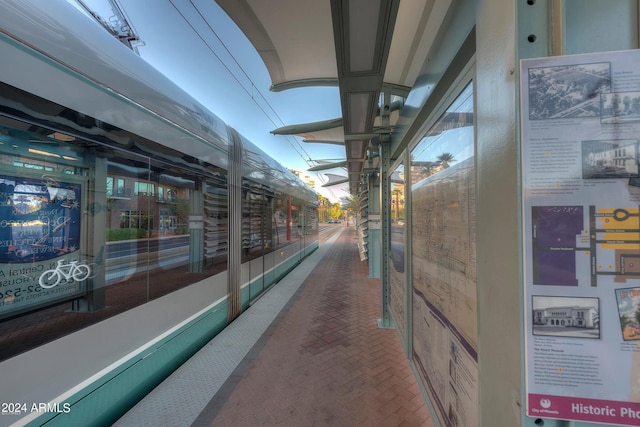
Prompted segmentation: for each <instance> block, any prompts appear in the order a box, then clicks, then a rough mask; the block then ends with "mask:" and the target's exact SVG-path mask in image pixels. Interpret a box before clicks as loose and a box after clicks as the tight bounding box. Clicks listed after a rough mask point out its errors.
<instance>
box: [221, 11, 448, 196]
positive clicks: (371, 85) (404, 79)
mask: <svg viewBox="0 0 640 427" xmlns="http://www.w3.org/2000/svg"><path fill="white" fill-rule="evenodd" d="M216 2H217V3H218V4H219V5H220V6H221V7H222V8H223V9H224V10H225V12H226V13H227V14H228V15H229V16H230V17H231V19H233V20H234V21H235V23H236V24H237V25H238V26H239V27H240V29H241V30H242V31H243V32H244V33H245V34H246V36H247V37H248V39H249V40H250V42H251V43H252V44H253V45H254V47H255V48H256V50H257V51H258V53H259V54H260V56H261V57H262V59H263V61H264V63H265V65H266V67H267V69H268V70H269V74H270V76H271V84H272V85H271V90H273V91H281V90H286V89H290V88H295V87H302V86H327V85H337V86H338V87H339V89H340V102H341V106H342V117H341V118H337V119H331V120H325V121H320V122H314V123H307V124H300V125H292V126H286V127H284V128H280V129H276V130H274V131H273V133H275V134H295V135H299V136H302V137H303V138H304V140H305V141H306V142H316V143H318V142H324V143H331V144H336V143H338V144H344V146H345V156H346V166H347V170H348V178H347V179H348V182H349V190H350V192H351V193H352V194H356V193H357V192H358V188H359V184H360V180H361V175H362V173H363V170H364V165H365V162H366V161H367V156H368V154H369V147H370V143H371V142H372V141H373V142H374V143H377V142H378V141H380V140H384V139H385V138H388V135H389V134H390V132H391V130H392V128H393V125H394V124H395V121H396V120H397V108H398V106H397V105H396V106H393V108H392V105H391V101H390V100H391V98H390V97H389V96H385V97H384V107H383V108H379V107H380V106H381V103H380V101H379V100H380V99H381V97H380V95H381V93H384V94H385V95H396V96H400V97H403V98H405V97H406V96H407V94H408V93H409V91H410V89H411V87H412V86H413V84H414V82H415V81H416V79H417V77H418V75H419V72H420V70H421V68H422V66H423V64H424V63H425V61H426V58H427V55H428V54H429V51H430V48H431V46H432V44H433V42H434V37H435V35H436V34H437V33H438V30H439V26H440V25H441V23H443V22H445V19H444V18H445V15H446V13H447V11H448V10H449V7H450V6H451V0H402V1H400V0H269V1H265V0H216ZM387 107H388V108H387ZM394 111H396V113H394Z"/></svg>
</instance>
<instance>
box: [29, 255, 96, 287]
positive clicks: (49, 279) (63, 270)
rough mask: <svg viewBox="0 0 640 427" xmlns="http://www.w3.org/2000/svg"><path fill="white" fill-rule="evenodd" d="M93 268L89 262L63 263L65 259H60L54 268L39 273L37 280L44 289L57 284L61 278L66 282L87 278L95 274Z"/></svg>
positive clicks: (80, 280)
mask: <svg viewBox="0 0 640 427" xmlns="http://www.w3.org/2000/svg"><path fill="white" fill-rule="evenodd" d="M92 264H93V263H92ZM94 270H95V269H92V268H91V266H90V265H89V264H81V263H80V262H79V261H69V262H68V263H66V264H65V260H64V259H60V260H58V263H57V265H56V268H54V269H51V270H47V271H45V272H44V273H42V274H41V275H40V278H39V279H38V282H39V283H40V286H41V287H43V288H44V289H50V288H53V287H55V286H57V285H59V284H60V283H61V282H62V280H63V279H64V280H65V281H66V282H71V281H76V282H82V281H83V280H87V279H89V278H91V277H93V276H95V272H94ZM92 272H93V273H94V274H92Z"/></svg>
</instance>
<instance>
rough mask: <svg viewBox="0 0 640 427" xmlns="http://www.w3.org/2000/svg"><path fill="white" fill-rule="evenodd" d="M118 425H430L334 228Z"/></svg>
mask: <svg viewBox="0 0 640 427" xmlns="http://www.w3.org/2000/svg"><path fill="white" fill-rule="evenodd" d="M338 227H340V228H341V230H339V231H338V232H337V233H336V234H334V235H333V236H332V237H331V238H330V239H328V240H327V241H326V242H324V243H321V245H320V248H319V249H318V250H317V251H315V252H314V253H313V254H312V255H311V256H310V257H308V258H307V259H306V260H304V261H303V262H302V263H301V264H300V265H299V266H298V267H297V268H296V269H295V270H294V271H292V272H291V273H290V274H288V275H287V276H286V277H285V278H284V279H283V280H281V281H280V282H279V283H278V284H276V285H275V286H274V287H273V288H272V289H271V290H269V291H268V292H267V293H265V295H264V296H262V297H261V298H260V299H259V300H258V301H257V302H256V303H255V304H253V305H252V306H251V307H250V308H249V309H248V310H247V311H245V312H244V313H243V314H242V315H241V316H240V317H239V318H238V319H236V320H235V321H234V322H232V323H231V324H230V325H229V326H228V327H227V328H225V330H224V331H222V332H221V333H220V334H219V335H218V336H216V337H215V338H214V339H213V340H212V341H211V342H210V343H208V344H207V345H206V346H205V347H203V348H202V349H201V350H200V351H199V352H198V353H196V354H195V355H194V356H193V357H192V358H191V359H190V360H189V361H187V363H185V364H184V365H182V366H181V367H180V368H179V369H178V370H176V371H175V372H174V373H173V374H172V375H171V376H170V377H169V378H167V379H166V380H165V381H164V382H163V383H161V384H160V385H159V386H158V387H157V388H156V389H154V390H153V391H152V392H151V393H149V394H148V395H147V396H146V397H145V398H144V399H143V400H141V401H140V402H139V403H138V404H137V405H136V406H135V407H133V408H132V409H131V410H130V411H129V412H128V413H127V414H125V415H124V416H123V417H122V418H120V420H118V421H117V422H116V423H115V424H114V426H117V427H139V426H194V427H204V426H234V427H237V426H296V427H298V426H384V427H391V426H424V427H433V425H434V424H433V422H432V420H431V419H430V417H429V412H428V410H427V407H426V406H425V402H424V399H423V396H422V395H421V393H420V390H419V388H418V385H417V384H416V381H415V378H414V375H413V372H412V370H411V367H410V365H409V361H408V360H407V358H406V357H405V355H404V351H403V348H402V345H401V342H400V339H399V337H398V335H397V333H396V331H394V330H391V329H381V328H379V327H378V322H377V320H378V318H380V316H381V298H382V297H381V289H380V288H381V287H380V282H379V280H378V279H370V278H368V277H367V275H368V268H367V264H366V263H365V262H362V261H360V259H359V256H358V249H357V244H356V243H357V240H356V236H355V231H354V229H353V227H342V226H338Z"/></svg>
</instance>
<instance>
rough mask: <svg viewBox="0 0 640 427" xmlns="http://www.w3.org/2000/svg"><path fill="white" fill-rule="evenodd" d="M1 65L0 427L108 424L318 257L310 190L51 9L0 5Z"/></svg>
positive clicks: (76, 16) (70, 17)
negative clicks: (6, 408)
mask: <svg viewBox="0 0 640 427" xmlns="http://www.w3.org/2000/svg"><path fill="white" fill-rule="evenodd" d="M0 55H1V57H2V60H3V66H2V67H0V159H1V161H0V220H1V222H0V360H2V361H1V362H0V384H2V387H0V401H2V402H14V403H20V405H19V406H17V407H15V408H14V409H13V410H12V413H9V414H3V416H2V417H0V425H8V424H11V423H13V422H20V423H27V422H33V423H34V425H40V424H42V423H43V422H45V421H48V422H50V424H47V425H56V424H60V425H74V422H75V421H77V420H78V419H82V420H83V423H84V425H88V424H87V420H91V422H95V423H98V424H108V423H109V422H112V421H114V420H115V419H117V417H119V416H120V415H121V414H122V413H123V412H124V411H126V410H127V408H128V407H130V406H132V405H133V404H134V403H135V401H137V400H138V399H139V398H141V397H142V396H143V395H144V394H145V393H147V392H148V391H149V390H150V389H151V388H153V387H154V386H155V385H156V384H158V383H159V382H160V381H161V380H162V378H164V377H166V376H167V375H168V374H169V373H171V372H172V371H173V370H174V369H175V368H176V367H177V366H179V365H180V364H181V363H182V362H183V361H184V360H186V359H187V358H188V357H190V356H191V355H192V354H193V353H194V352H195V351H197V349H198V348H200V347H201V346H202V345H204V344H205V343H206V342H207V341H209V340H210V339H211V338H212V337H213V336H214V335H215V334H216V333H217V332H219V331H220V330H221V329H223V328H224V327H225V325H227V324H228V322H230V321H232V320H233V319H234V318H235V317H237V316H238V315H239V314H240V313H241V312H242V311H243V310H245V309H246V308H247V307H249V305H250V304H251V302H252V301H253V300H254V299H255V298H257V297H258V296H260V295H261V294H262V293H263V292H264V291H265V290H267V289H268V288H269V286H271V285H272V284H274V283H275V282H276V281H277V280H279V279H280V278H281V277H282V276H284V275H285V274H286V273H287V272H288V271H290V270H291V269H292V268H293V267H294V266H295V265H296V264H297V263H298V262H299V261H300V260H301V259H303V258H304V257H305V256H307V255H308V254H309V253H311V252H313V251H314V250H315V249H316V248H317V247H318V220H317V195H316V193H315V192H314V191H313V190H311V189H310V188H308V187H307V186H306V185H305V184H303V183H302V182H301V181H300V180H298V179H297V178H296V177H295V176H294V175H293V174H291V173H290V172H289V171H287V170H286V169H284V168H283V167H282V166H280V165H279V164H278V163H277V162H276V161H275V160H273V159H271V158H270V157H269V156H267V155H266V154H265V153H264V152H262V151H261V150H260V149H259V148H258V147H257V146H256V145H254V144H253V143H251V142H250V141H248V140H246V139H245V138H244V137H242V136H241V135H240V134H239V133H238V132H236V131H235V130H234V129H232V128H230V127H228V126H227V125H226V124H225V123H223V122H222V121H221V120H220V119H219V118H217V117H216V116H215V115H214V114H213V113H211V112H210V111H208V110H207V108H206V107H204V106H203V105H201V104H200V103H198V102H197V101H195V100H194V99H193V98H192V97H191V96H189V95H188V94H186V93H185V92H184V91H182V90H181V89H180V88H178V87H177V86H176V85H175V84H173V83H172V82H170V81H169V80H168V79H167V78H166V77H164V76H163V75H162V74H160V73H159V72H158V71H157V70H155V69H154V68H153V67H151V66H150V65H149V64H147V63H146V62H145V61H144V60H142V59H141V58H140V57H138V56H137V55H136V54H135V53H134V52H132V51H131V50H130V49H129V48H128V47H126V46H125V45H124V44H123V43H121V42H119V41H118V40H117V39H116V38H114V37H113V36H112V35H111V34H109V33H108V32H107V31H105V30H104V29H103V28H102V27H101V26H100V25H98V24H97V23H96V22H94V21H92V20H91V19H89V18H88V17H87V16H85V15H84V14H83V13H81V12H80V11H79V10H77V9H76V8H75V7H74V6H72V5H70V4H69V3H68V2H67V1H65V0H49V1H36V0H7V1H3V2H2V3H1V4H0ZM45 273H46V276H45V277H43V274H45ZM43 283H44V286H42V284H43ZM23 403H24V404H26V406H24V408H23V405H22V404H23ZM41 403H44V404H46V405H45V406H44V407H45V408H49V409H51V408H62V410H60V411H58V410H45V411H35V412H33V411H31V410H30V408H32V407H33V406H32V404H36V407H38V408H39V407H42V406H37V405H40V404H41ZM14 406H15V405H14ZM23 409H24V410H23ZM74 417H76V418H74Z"/></svg>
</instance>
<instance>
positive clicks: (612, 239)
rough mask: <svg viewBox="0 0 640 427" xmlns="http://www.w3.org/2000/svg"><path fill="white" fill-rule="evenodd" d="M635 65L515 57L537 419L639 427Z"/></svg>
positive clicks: (639, 195) (604, 57) (614, 57)
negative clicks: (518, 61) (518, 64)
mask: <svg viewBox="0 0 640 427" xmlns="http://www.w3.org/2000/svg"><path fill="white" fill-rule="evenodd" d="M639 61H640V52H639V51H620V52H607V53H599V54H586V55H571V56H558V57H551V58H540V59H527V60H523V61H522V62H521V76H522V83H521V100H522V120H521V121H522V127H521V128H522V186H523V187H522V190H523V191H522V194H523V244H524V248H523V251H524V286H525V307H524V314H525V328H526V336H525V347H526V393H527V415H529V416H532V417H540V418H555V419H563V420H575V421H587V422H594V423H606V424H619V425H630V426H640V346H639V345H638V343H639V342H640V326H639V325H640V223H639V219H640V209H639V207H640V206H639V203H640V170H639V160H640V159H639V156H638V140H639V135H640V70H639V69H638V66H637V64H638V63H639Z"/></svg>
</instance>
